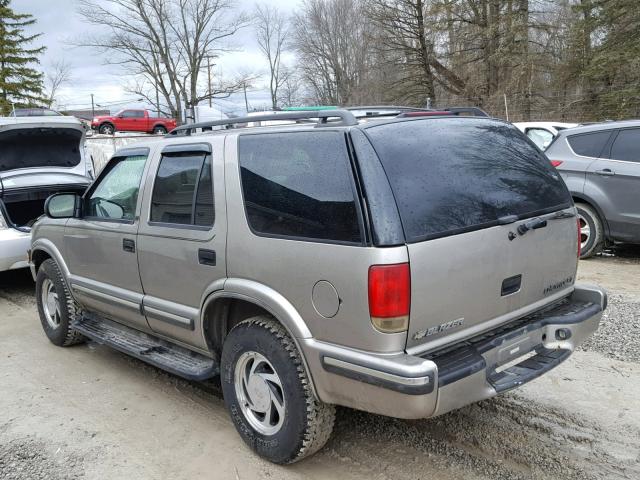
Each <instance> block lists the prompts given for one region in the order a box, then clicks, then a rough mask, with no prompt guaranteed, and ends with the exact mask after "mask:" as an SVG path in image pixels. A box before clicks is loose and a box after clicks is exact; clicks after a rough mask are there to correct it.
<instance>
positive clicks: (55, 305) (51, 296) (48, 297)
mask: <svg viewBox="0 0 640 480" xmlns="http://www.w3.org/2000/svg"><path fill="white" fill-rule="evenodd" d="M41 302H42V310H43V312H44V316H45V319H46V320H47V323H48V324H49V326H50V327H51V328H54V329H55V328H58V327H59V326H60V302H59V300H58V293H57V292H56V287H55V285H54V284H53V282H52V281H51V280H49V279H48V278H47V279H45V280H44V282H42V294H41Z"/></svg>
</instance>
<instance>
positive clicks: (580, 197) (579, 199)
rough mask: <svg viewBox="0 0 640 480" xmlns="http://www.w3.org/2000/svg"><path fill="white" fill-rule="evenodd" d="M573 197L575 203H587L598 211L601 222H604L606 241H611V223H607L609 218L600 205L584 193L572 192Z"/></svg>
mask: <svg viewBox="0 0 640 480" xmlns="http://www.w3.org/2000/svg"><path fill="white" fill-rule="evenodd" d="M571 196H572V197H573V202H574V203H585V204H587V205H588V206H590V207H591V208H593V209H594V210H595V211H596V213H597V214H598V216H599V217H600V221H601V222H602V227H603V228H604V238H605V241H610V240H611V234H610V230H609V222H608V221H607V218H606V217H605V215H604V212H603V211H602V209H601V208H600V207H599V206H598V204H597V203H596V202H595V201H594V200H593V199H592V198H591V197H589V196H588V195H585V194H584V193H575V192H572V193H571Z"/></svg>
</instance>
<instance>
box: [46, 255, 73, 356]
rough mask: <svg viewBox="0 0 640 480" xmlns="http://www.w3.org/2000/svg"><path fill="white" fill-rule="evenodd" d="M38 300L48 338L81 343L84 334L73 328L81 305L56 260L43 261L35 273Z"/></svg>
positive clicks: (61, 343)
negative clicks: (75, 299) (71, 292)
mask: <svg viewBox="0 0 640 480" xmlns="http://www.w3.org/2000/svg"><path fill="white" fill-rule="evenodd" d="M36 302H37V304H38V314H39V315H40V322H41V323H42V328H43V330H44V333H45V334H46V335H47V338H48V339H49V340H50V341H51V343H53V344H54V345H57V346H59V347H69V346H71V345H75V344H77V343H82V342H84V341H85V338H84V337H83V336H82V335H81V334H80V333H78V332H77V331H75V330H74V329H73V328H71V322H72V321H73V320H74V319H75V317H76V316H77V315H79V313H80V308H79V307H78V305H77V304H76V302H75V301H74V300H73V298H72V297H71V294H70V293H69V290H68V288H67V284H66V283H65V281H64V279H63V278H62V273H60V269H59V268H58V265H57V264H56V262H55V261H54V260H52V259H50V258H49V259H47V260H45V261H44V262H42V265H40V269H39V270H38V275H37V276H36Z"/></svg>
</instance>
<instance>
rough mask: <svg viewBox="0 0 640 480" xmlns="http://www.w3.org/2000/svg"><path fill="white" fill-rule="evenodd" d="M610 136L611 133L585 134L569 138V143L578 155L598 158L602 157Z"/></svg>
mask: <svg viewBox="0 0 640 480" xmlns="http://www.w3.org/2000/svg"><path fill="white" fill-rule="evenodd" d="M610 136H611V131H604V132H594V133H583V134H582V135H571V136H569V137H567V142H569V145H571V149H572V150H573V151H574V152H575V153H577V154H578V155H582V156H584V157H593V158H598V157H599V156H600V155H602V150H603V149H604V146H605V144H606V143H607V140H609V137H610Z"/></svg>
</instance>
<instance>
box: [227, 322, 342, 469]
mask: <svg viewBox="0 0 640 480" xmlns="http://www.w3.org/2000/svg"><path fill="white" fill-rule="evenodd" d="M221 372H222V391H223V394H224V401H225V404H226V406H227V409H228V410H229V413H230V414H231V419H232V420H233V423H234V425H235V426H236V429H237V430H238V433H239V434H240V436H241V437H242V439H243V440H244V441H245V443H246V444H247V445H249V446H250V447H251V448H252V449H253V450H254V451H255V452H256V453H258V455H260V456H262V457H264V458H266V459H267V460H270V461H272V462H274V463H279V464H287V463H294V462H297V461H299V460H301V459H303V458H304V457H307V456H309V455H312V454H313V453H315V452H316V451H318V450H319V449H320V448H322V446H323V445H324V444H325V443H326V442H327V440H328V439H329V436H330V435H331V431H332V430H333V423H334V419H335V407H334V406H333V405H327V404H325V403H322V402H320V401H318V400H316V398H315V397H314V395H313V392H312V391H311V387H310V385H309V379H308V377H307V373H306V370H305V366H304V364H303V363H302V359H301V357H300V354H299V352H298V349H297V348H296V346H295V344H294V343H293V340H291V337H289V334H288V333H287V331H286V330H285V329H284V327H283V326H282V325H280V324H279V323H278V322H276V321H275V320H273V319H272V318H270V317H267V316H259V317H254V318H251V319H249V320H245V321H244V322H241V323H239V324H238V325H236V326H235V327H234V328H233V329H232V330H231V332H230V333H229V335H228V336H227V338H226V339H225V342H224V346H223V349H222V359H221Z"/></svg>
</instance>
